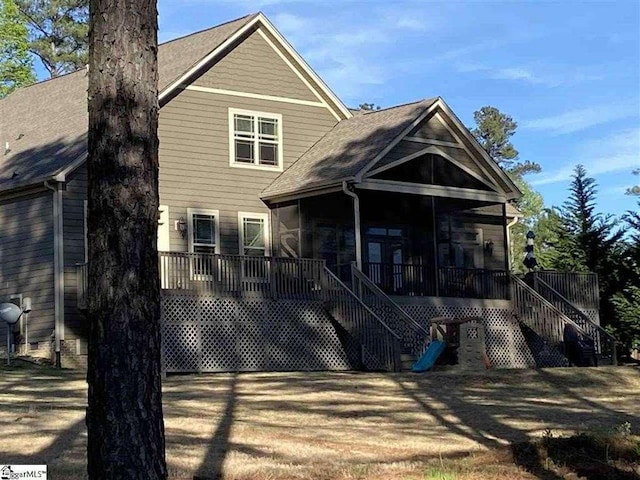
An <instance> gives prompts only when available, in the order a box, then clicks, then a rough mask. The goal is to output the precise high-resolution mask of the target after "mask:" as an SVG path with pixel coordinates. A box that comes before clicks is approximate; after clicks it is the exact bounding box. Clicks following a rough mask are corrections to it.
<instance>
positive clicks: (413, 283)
mask: <svg viewBox="0 0 640 480" xmlns="http://www.w3.org/2000/svg"><path fill="white" fill-rule="evenodd" d="M362 270H363V273H364V274H365V275H367V276H368V277H369V278H370V279H371V281H372V282H373V283H375V284H376V285H377V286H378V287H379V288H380V289H381V290H382V291H383V292H384V293H386V294H387V295H403V296H415V297H433V296H439V297H460V298H483V299H503V300H507V299H509V298H510V297H509V294H510V289H509V273H508V272H506V271H504V270H488V269H481V268H456V267H441V268H439V269H437V273H436V269H435V268H434V267H433V266H431V265H410V264H391V263H371V262H369V263H365V264H364V265H363V269H362Z"/></svg>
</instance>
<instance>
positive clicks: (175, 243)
mask: <svg viewBox="0 0 640 480" xmlns="http://www.w3.org/2000/svg"><path fill="white" fill-rule="evenodd" d="M214 68H215V67H214ZM287 88H288V86H285V85H282V92H283V93H282V96H287V97H289V96H290V94H289V92H288V90H287ZM229 108H240V109H246V110H255V111H261V112H271V113H279V114H281V115H282V123H283V157H284V168H285V169H286V168H288V167H289V166H290V165H291V164H292V163H293V162H295V161H296V160H297V159H298V158H299V157H300V156H301V155H302V154H303V153H304V152H305V151H306V150H308V149H309V147H311V145H313V144H314V143H315V142H316V141H318V139H319V138H320V137H321V136H322V135H324V134H325V133H326V132H328V131H329V130H330V129H331V128H332V127H333V126H334V125H335V123H336V120H335V118H334V117H333V116H332V115H331V113H330V112H329V111H328V110H327V109H326V108H320V107H313V106H305V105H298V104H290V103H283V102H274V101H269V100H260V99H252V98H241V97H233V96H228V95H219V94H212V93H205V92H197V91H192V90H184V91H182V92H181V93H180V94H179V95H178V96H177V97H176V98H174V99H173V100H172V101H171V102H169V103H168V104H167V105H166V106H164V107H163V109H162V110H161V112H160V126H159V130H158V132H159V137H160V203H161V204H162V205H168V206H169V232H170V244H171V250H174V251H186V250H187V248H188V242H187V240H186V239H183V238H182V237H181V236H180V235H179V233H178V232H177V231H176V230H175V222H176V220H178V219H179V218H180V217H183V218H184V219H185V220H186V219H187V209H188V208H202V209H211V210H218V211H219V213H220V219H219V222H220V233H221V235H220V237H221V238H220V244H221V249H220V251H221V253H231V254H235V253H238V242H239V241H238V212H239V211H242V212H252V213H268V212H269V210H268V208H267V207H266V206H265V205H264V203H263V202H262V201H261V200H260V198H259V195H260V193H261V192H262V191H263V190H264V189H265V188H266V187H267V186H268V185H269V184H270V183H271V182H272V181H273V180H274V179H275V178H276V177H277V176H278V175H280V172H270V171H265V170H252V169H246V168H233V167H230V166H229V126H228V109H229Z"/></svg>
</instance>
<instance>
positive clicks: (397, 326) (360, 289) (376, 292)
mask: <svg viewBox="0 0 640 480" xmlns="http://www.w3.org/2000/svg"><path fill="white" fill-rule="evenodd" d="M351 277H352V279H353V292H354V293H355V294H356V295H357V297H358V298H359V299H360V300H362V302H363V303H364V304H365V305H366V306H368V307H369V308H370V309H371V310H372V311H373V312H374V313H376V315H378V317H380V319H381V320H382V321H384V322H385V323H386V324H387V325H388V326H389V327H390V328H391V329H393V331H394V332H396V333H397V334H398V335H399V336H400V337H401V338H402V347H403V352H406V353H411V354H413V355H415V357H416V358H419V357H420V356H421V355H422V354H423V353H424V350H425V348H426V347H427V345H428V343H429V339H430V334H429V331H428V330H427V329H425V328H424V327H422V325H420V324H419V323H418V322H417V321H415V320H414V319H413V318H412V317H411V316H409V314H407V312H405V311H404V310H403V309H402V308H400V307H399V306H398V305H397V304H396V303H395V302H394V301H393V300H391V299H390V298H389V297H388V296H387V295H386V294H385V293H384V292H383V291H382V290H381V289H380V288H379V287H378V286H377V285H376V284H375V283H373V282H372V281H371V280H370V279H369V278H368V277H367V276H366V275H365V274H364V273H363V272H361V271H360V270H359V269H358V268H357V267H356V266H355V265H353V264H352V265H351Z"/></svg>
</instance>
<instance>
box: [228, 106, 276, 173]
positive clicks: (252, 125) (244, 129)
mask: <svg viewBox="0 0 640 480" xmlns="http://www.w3.org/2000/svg"><path fill="white" fill-rule="evenodd" d="M229 136H230V139H229V140H230V146H229V149H230V159H229V164H230V165H231V166H232V167H241V168H257V169H262V170H275V171H282V115H280V114H276V113H263V112H252V111H247V110H237V109H234V108H230V109H229Z"/></svg>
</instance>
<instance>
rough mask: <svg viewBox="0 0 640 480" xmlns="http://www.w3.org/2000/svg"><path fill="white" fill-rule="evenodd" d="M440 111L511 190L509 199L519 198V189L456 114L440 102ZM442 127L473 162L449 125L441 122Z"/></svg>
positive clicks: (473, 157)
mask: <svg viewBox="0 0 640 480" xmlns="http://www.w3.org/2000/svg"><path fill="white" fill-rule="evenodd" d="M442 109H443V111H444V112H446V114H447V116H448V117H449V118H450V119H451V121H452V122H453V123H454V125H455V126H456V127H457V128H458V130H459V131H460V132H462V135H463V136H464V137H465V138H466V139H467V141H468V142H469V143H470V144H471V145H473V147H474V148H475V150H476V151H477V152H478V153H479V154H480V156H481V157H482V158H483V159H484V160H485V163H486V164H487V165H488V166H489V167H490V168H491V170H492V171H493V172H494V173H495V174H497V175H498V177H500V179H501V180H502V181H503V182H505V184H506V185H507V186H508V187H509V188H510V189H511V193H510V194H509V198H517V197H519V196H522V192H521V191H520V189H519V188H518V187H517V186H516V184H515V183H513V180H511V178H509V175H507V174H506V173H505V171H504V170H502V169H501V168H500V167H499V166H498V164H497V163H496V162H495V161H494V160H493V159H492V158H491V157H490V156H489V154H488V153H487V152H486V150H485V149H484V148H482V147H481V146H480V144H479V143H478V141H477V140H476V139H475V138H473V135H471V133H470V132H469V131H468V130H467V128H466V127H465V126H464V125H463V124H462V122H461V121H460V119H459V118H458V117H457V116H456V114H455V113H454V112H453V111H452V110H451V109H450V108H449V106H448V105H447V104H446V103H444V102H442ZM440 120H442V118H440ZM443 124H444V126H445V127H446V128H447V130H449V132H450V133H451V134H452V135H453V136H454V138H455V139H457V140H458V141H459V142H460V144H461V145H462V146H463V148H464V149H465V151H466V152H467V153H468V154H469V156H470V157H471V158H472V159H474V160H475V156H474V155H472V154H471V152H469V150H468V149H467V148H466V146H465V145H464V143H462V142H461V141H460V136H459V135H457V134H456V133H455V132H453V130H452V129H451V128H450V127H449V125H447V123H446V122H444V121H443ZM476 163H477V164H478V166H479V167H480V168H482V170H483V171H485V173H487V175H488V172H486V170H485V169H484V167H483V166H482V165H480V163H479V162H477V161H476ZM488 176H489V177H490V175H488Z"/></svg>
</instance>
